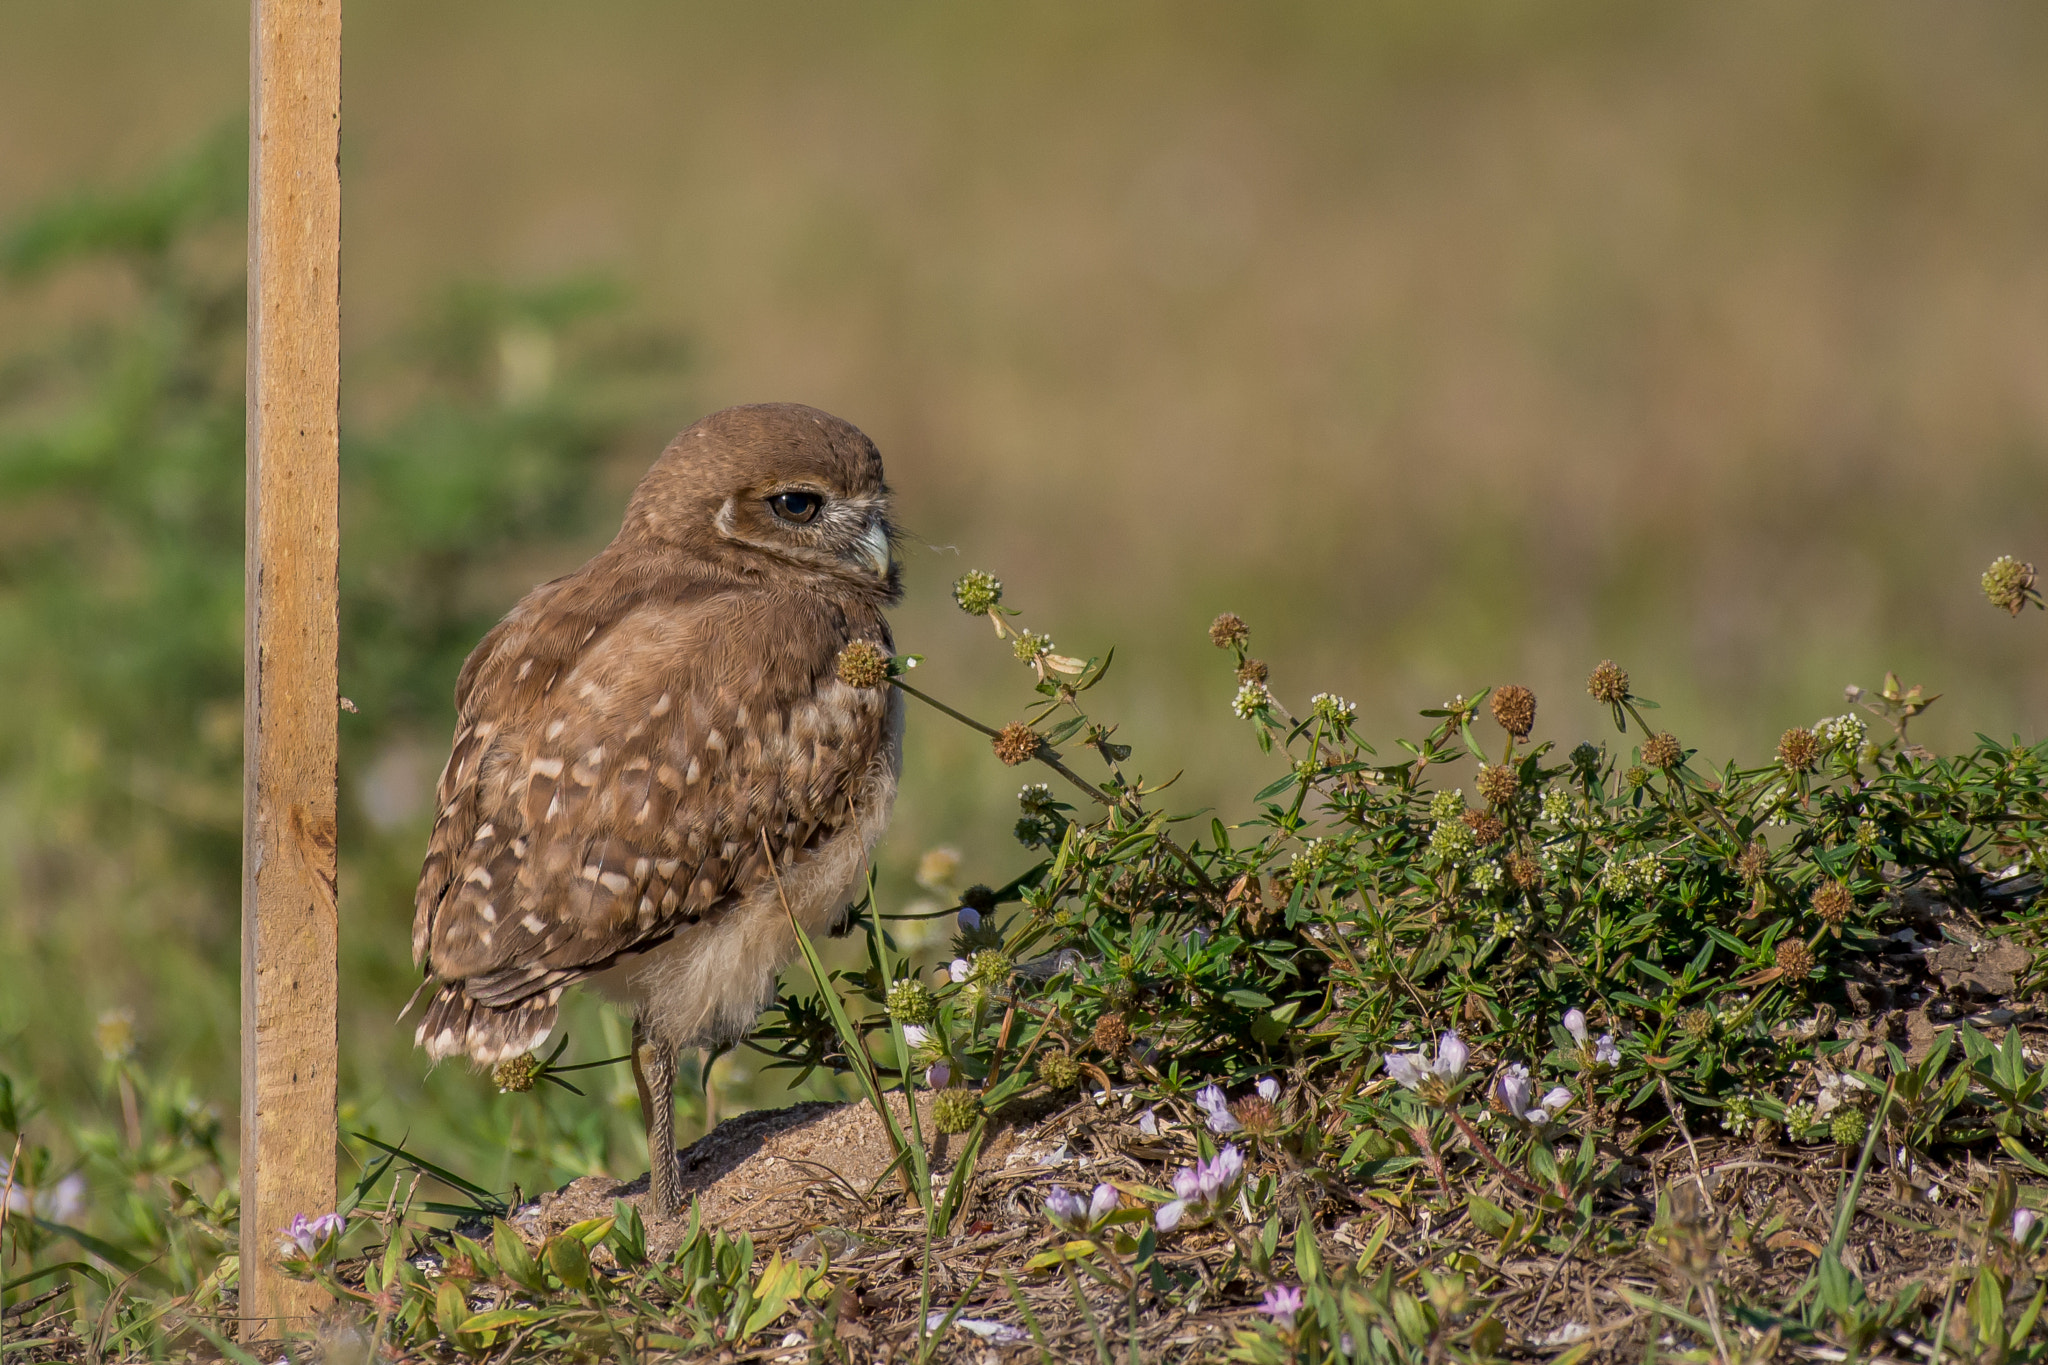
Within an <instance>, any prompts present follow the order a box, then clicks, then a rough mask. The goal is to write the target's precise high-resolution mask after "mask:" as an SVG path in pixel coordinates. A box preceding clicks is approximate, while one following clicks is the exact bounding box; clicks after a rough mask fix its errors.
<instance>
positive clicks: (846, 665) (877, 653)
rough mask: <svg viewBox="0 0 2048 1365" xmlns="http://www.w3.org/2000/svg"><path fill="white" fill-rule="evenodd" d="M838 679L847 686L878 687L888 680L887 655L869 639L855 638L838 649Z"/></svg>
mask: <svg viewBox="0 0 2048 1365" xmlns="http://www.w3.org/2000/svg"><path fill="white" fill-rule="evenodd" d="M839 681H841V682H843V683H845V684H846V685H847V686H848V687H863V688H866V687H880V686H881V685H882V684H883V683H885V682H887V681H889V656H888V655H886V654H884V653H883V652H882V651H881V648H880V646H878V645H876V644H874V643H873V642H872V641H869V640H855V641H854V642H853V643H852V644H850V645H848V646H847V647H846V648H844V649H842V650H840V651H839Z"/></svg>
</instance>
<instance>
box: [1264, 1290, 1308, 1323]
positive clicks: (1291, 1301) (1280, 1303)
mask: <svg viewBox="0 0 2048 1365" xmlns="http://www.w3.org/2000/svg"><path fill="white" fill-rule="evenodd" d="M1301 1309H1302V1293H1301V1290H1300V1289H1299V1288H1298V1287H1297V1288H1290V1287H1288V1286H1287V1285H1284V1284H1276V1285H1274V1286H1273V1287H1272V1288H1271V1289H1268V1290H1267V1291H1266V1297H1265V1300H1264V1301H1263V1302H1262V1303H1260V1304H1259V1311H1260V1312H1261V1313H1264V1314H1265V1315H1266V1316H1267V1317H1269V1318H1271V1319H1272V1320H1273V1321H1275V1322H1277V1323H1279V1324H1280V1325H1281V1326H1282V1327H1285V1328H1290V1329H1291V1328H1292V1327H1293V1326H1294V1319H1295V1316H1296V1315H1297V1314H1299V1313H1300V1312H1301Z"/></svg>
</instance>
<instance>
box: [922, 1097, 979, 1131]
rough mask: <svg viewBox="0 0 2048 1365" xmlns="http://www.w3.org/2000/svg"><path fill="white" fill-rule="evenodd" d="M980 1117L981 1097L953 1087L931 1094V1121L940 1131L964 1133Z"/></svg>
mask: <svg viewBox="0 0 2048 1365" xmlns="http://www.w3.org/2000/svg"><path fill="white" fill-rule="evenodd" d="M980 1117H981V1097H980V1096H979V1095H976V1094H975V1093H974V1092H973V1091H972V1090H964V1089H961V1088H959V1087H957V1086H956V1087H954V1088H952V1089H948V1090H941V1091H940V1092H939V1093H938V1094H936V1095H934V1096H932V1122H933V1124H935V1125H936V1126H937V1127H938V1130H939V1131H940V1132H942V1133H964V1132H966V1131H967V1130H968V1129H970V1128H972V1127H973V1126H974V1121H975V1120H976V1119H978V1118H980Z"/></svg>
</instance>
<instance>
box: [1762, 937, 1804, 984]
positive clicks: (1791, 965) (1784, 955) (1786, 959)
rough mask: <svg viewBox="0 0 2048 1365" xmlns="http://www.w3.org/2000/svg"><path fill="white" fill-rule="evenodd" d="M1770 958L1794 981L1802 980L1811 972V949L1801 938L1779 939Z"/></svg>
mask: <svg viewBox="0 0 2048 1365" xmlns="http://www.w3.org/2000/svg"><path fill="white" fill-rule="evenodd" d="M1771 960H1772V961H1774V962H1776V963H1777V964H1778V966H1779V968H1780V969H1782V970H1783V971H1784V973H1785V975H1786V976H1788V977H1790V978H1792V979H1793V980H1794V981H1803V980H1805V979H1806V978H1807V977H1808V976H1810V975H1811V974H1812V972H1813V949H1811V948H1809V947H1807V946H1806V940H1805V939H1802V938H1788V939H1783V940H1780V941H1779V943H1778V947H1777V949H1776V951H1775V952H1773V953H1772V954H1771Z"/></svg>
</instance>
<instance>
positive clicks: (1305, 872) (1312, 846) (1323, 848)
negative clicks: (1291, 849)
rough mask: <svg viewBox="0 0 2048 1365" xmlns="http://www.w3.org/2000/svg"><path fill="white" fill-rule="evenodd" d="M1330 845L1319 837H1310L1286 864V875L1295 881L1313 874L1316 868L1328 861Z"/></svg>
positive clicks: (1302, 879)
mask: <svg viewBox="0 0 2048 1365" xmlns="http://www.w3.org/2000/svg"><path fill="white" fill-rule="evenodd" d="M1330 851H1331V850H1330V846H1329V844H1328V843H1326V842H1325V841H1323V840H1321V839H1311V840H1309V841H1308V842H1307V843H1306V844H1304V845H1302V847H1301V850H1300V851H1299V852H1298V853H1296V854H1295V855H1294V857H1293V858H1292V859H1290V860H1289V861H1288V864H1287V875H1288V876H1290V877H1292V878H1294V880H1296V881H1305V880H1307V879H1308V878H1310V877H1312V876H1314V875H1315V871H1316V869H1317V868H1319V867H1321V866H1322V865H1323V864H1324V863H1327V862H1328V861H1330Z"/></svg>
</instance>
